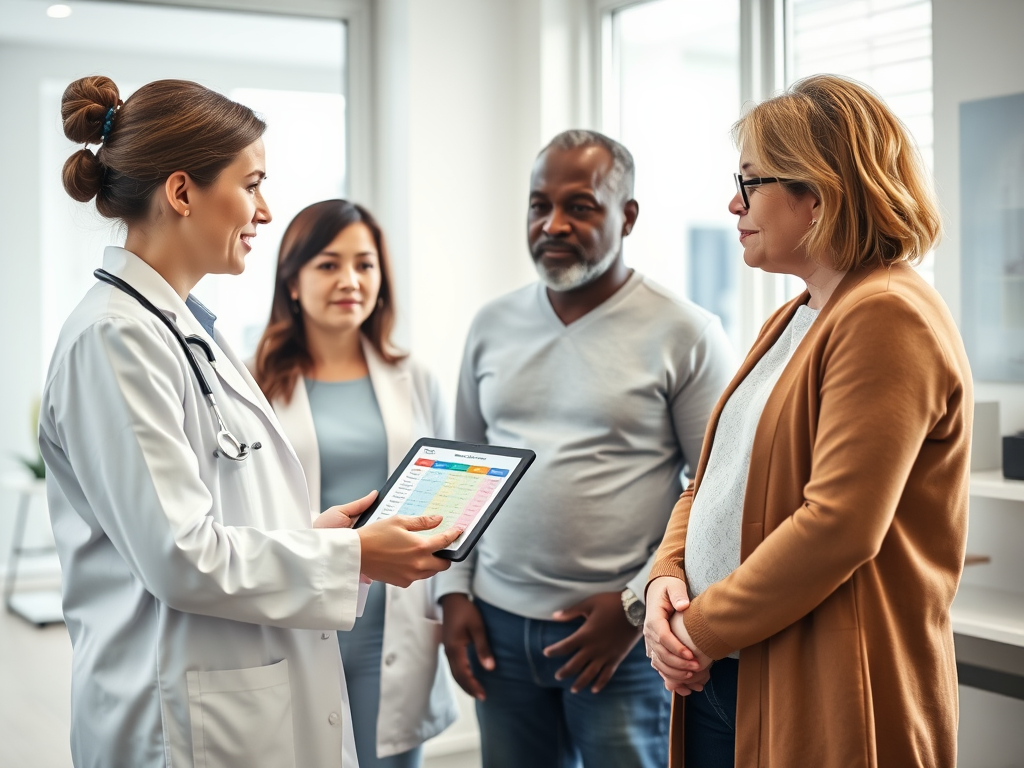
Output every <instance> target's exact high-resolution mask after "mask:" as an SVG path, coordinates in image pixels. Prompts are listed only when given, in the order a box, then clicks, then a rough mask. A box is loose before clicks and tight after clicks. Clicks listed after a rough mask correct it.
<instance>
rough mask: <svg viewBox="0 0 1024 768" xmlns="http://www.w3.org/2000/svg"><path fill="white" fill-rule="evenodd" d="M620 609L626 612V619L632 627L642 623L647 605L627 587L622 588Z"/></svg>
mask: <svg viewBox="0 0 1024 768" xmlns="http://www.w3.org/2000/svg"><path fill="white" fill-rule="evenodd" d="M622 610H624V611H625V612H626V621H628V622H629V623H630V624H632V625H633V626H634V627H640V626H642V625H643V623H644V617H645V616H646V615H647V606H646V605H644V603H643V601H642V600H641V599H640V598H639V597H637V594H636V592H634V591H633V590H632V589H630V588H629V587H626V588H625V589H624V590H622Z"/></svg>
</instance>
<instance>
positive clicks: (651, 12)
mask: <svg viewBox="0 0 1024 768" xmlns="http://www.w3.org/2000/svg"><path fill="white" fill-rule="evenodd" d="M594 2H595V4H596V5H595V7H596V8H597V9H598V11H599V17H600V22H601V25H600V29H601V34H599V35H597V36H595V41H596V45H597V46H598V47H599V50H600V53H601V58H602V67H601V78H600V89H599V92H600V104H601V109H600V115H599V119H598V122H599V125H600V127H601V129H602V130H604V131H605V132H607V133H608V134H610V135H612V136H614V137H616V138H618V139H619V140H621V141H622V142H623V143H624V144H625V145H626V146H627V147H628V148H629V149H630V150H631V151H632V152H633V155H634V157H635V158H636V162H637V185H636V187H637V188H636V196H637V200H638V201H639V202H640V211H641V214H640V219H639V221H638V223H637V227H636V229H635V230H634V233H633V234H632V235H631V236H630V237H629V239H628V240H627V241H626V246H625V248H626V256H627V259H628V261H629V263H630V265H631V266H635V267H636V268H638V269H640V270H641V271H643V272H645V273H647V274H649V275H650V276H652V277H653V278H654V279H656V280H658V281H659V282H661V283H663V284H664V285H666V287H668V288H670V289H671V290H673V291H675V292H677V293H680V294H682V295H685V296H688V297H689V298H691V299H693V300H694V301H695V302H697V303H698V304H700V305H702V306H703V307H705V308H706V309H709V310H711V311H712V312H715V313H716V314H718V315H719V316H720V317H721V318H722V322H723V325H724V326H725V328H726V331H727V332H728V333H729V335H730V337H731V338H732V339H733V341H734V343H735V344H736V345H737V346H738V348H740V349H746V348H747V347H748V346H749V344H750V342H751V341H752V340H753V337H754V334H756V332H757V330H758V328H759V327H760V326H761V323H762V322H763V321H764V319H765V317H766V316H767V315H768V313H770V312H771V311H772V310H773V309H775V308H776V307H777V306H778V305H779V304H780V303H781V302H782V301H783V300H785V299H786V298H788V297H790V296H792V295H794V294H795V293H797V292H799V291H801V290H803V283H802V282H801V281H800V280H797V279H795V278H787V277H782V276H773V275H767V274H764V273H760V272H758V271H756V270H750V269H746V268H745V267H743V263H742V257H741V249H740V247H739V244H738V242H737V239H736V229H735V228H736V220H735V217H734V216H732V215H731V214H729V213H728V211H727V208H726V206H727V204H728V202H729V200H730V199H731V197H732V195H733V193H734V187H733V184H732V180H731V178H730V174H731V173H732V172H733V171H734V170H735V169H736V164H737V153H736V149H735V147H734V146H733V144H732V140H731V136H730V133H729V129H730V127H731V126H732V124H733V123H734V122H735V120H736V119H737V118H738V117H739V115H740V113H741V107H742V105H743V104H744V103H750V102H753V101H759V100H761V99H763V98H765V97H767V96H770V95H771V94H772V93H773V92H776V91H778V90H780V89H782V88H783V87H785V86H786V85H789V84H790V83H792V82H794V81H795V80H797V79H799V78H801V77H804V76H806V75H810V74H816V73H831V74H839V75H845V76H848V77H852V78H854V79H856V80H859V81H861V82H863V83H865V84H866V85H868V86H869V87H871V88H873V89H874V90H875V91H876V92H877V93H879V95H881V96H882V98H884V99H885V100H886V102H887V103H888V104H889V106H890V107H891V108H892V109H893V111H894V112H895V113H896V115H897V116H898V117H899V118H900V119H901V120H902V121H903V122H904V123H905V124H906V126H907V128H908V129H909V130H910V132H911V134H912V135H913V137H914V139H915V140H916V141H917V143H918V144H919V146H920V148H921V153H922V156H923V159H924V161H925V165H926V166H927V167H928V168H931V163H932V68H931V1H930V0H774V3H772V2H741V0H720V1H719V2H713V3H712V2H702V1H701V0H647V1H646V2H639V3H638V2H629V1H627V0H623V2H616V0H594ZM921 271H922V274H923V275H924V276H925V278H926V279H929V280H930V279H931V276H932V267H931V259H930V257H929V258H928V259H926V260H925V263H924V264H923V266H922V268H921Z"/></svg>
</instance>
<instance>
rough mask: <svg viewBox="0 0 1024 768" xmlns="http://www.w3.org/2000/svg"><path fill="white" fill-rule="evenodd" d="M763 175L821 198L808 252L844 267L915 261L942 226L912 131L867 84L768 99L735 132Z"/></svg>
mask: <svg viewBox="0 0 1024 768" xmlns="http://www.w3.org/2000/svg"><path fill="white" fill-rule="evenodd" d="M733 138H734V139H735V141H736V144H737V146H739V147H740V148H741V150H745V151H746V152H747V153H748V155H750V156H752V157H753V158H755V159H756V161H757V163H758V166H759V171H760V172H761V173H762V174H764V175H765V176H777V177H779V178H781V179H785V180H786V181H785V182H784V184H783V186H785V187H786V188H787V189H789V191H790V192H793V193H795V194H800V193H806V192H810V193H811V194H813V195H815V196H816V197H817V198H818V200H819V201H820V206H819V208H820V213H819V214H818V221H817V224H816V226H813V227H811V228H810V229H809V230H808V233H807V235H806V237H805V239H804V245H805V246H806V247H807V252H808V253H810V254H813V255H814V256H815V257H816V258H818V259H819V260H821V259H828V260H829V262H830V263H828V264H827V266H830V267H832V268H833V269H838V270H848V269H853V268H856V267H868V266H891V265H892V264H895V263H897V262H901V261H907V262H909V263H912V264H913V263H917V262H919V261H920V260H921V259H922V258H923V257H924V256H925V254H927V253H928V251H930V250H931V249H932V248H933V247H934V246H935V245H936V243H938V241H939V238H940V237H941V233H942V221H941V219H940V217H939V210H938V205H937V204H936V202H935V196H934V193H933V192H932V188H931V185H930V184H929V183H928V179H927V176H926V173H925V170H924V166H923V163H922V162H921V157H920V154H919V153H918V151H917V147H916V146H915V145H914V143H913V140H912V139H911V138H910V134H909V133H908V132H907V129H906V127H905V126H904V125H903V123H901V122H900V121H899V119H898V118H897V117H896V116H895V115H894V114H893V113H892V112H891V111H890V110H889V108H888V107H887V106H886V105H885V103H884V102H883V101H882V100H881V99H880V98H879V97H878V96H876V95H875V94H874V93H872V92H871V91H870V90H869V89H868V88H866V87H865V86H863V85H861V84H859V83H857V82H855V81H853V80H849V79H846V78H843V77H837V76H835V75H814V76H812V77H808V78H805V79H803V80H800V81H798V82H797V83H795V84H794V85H793V86H792V87H791V88H790V89H789V90H787V91H786V92H785V93H782V94H780V95H778V96H775V97H773V98H770V99H768V100H767V101H764V102H762V103H760V104H758V105H757V106H756V107H754V108H753V109H752V110H751V111H750V112H748V113H747V114H746V115H744V116H743V117H742V118H741V119H740V120H739V121H738V122H737V123H736V124H735V125H734V126H733Z"/></svg>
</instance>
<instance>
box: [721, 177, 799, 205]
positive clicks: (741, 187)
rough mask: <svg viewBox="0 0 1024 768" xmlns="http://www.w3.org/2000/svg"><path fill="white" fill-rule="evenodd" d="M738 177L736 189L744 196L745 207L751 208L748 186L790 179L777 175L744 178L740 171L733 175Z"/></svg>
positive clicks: (758, 185)
mask: <svg viewBox="0 0 1024 768" xmlns="http://www.w3.org/2000/svg"><path fill="white" fill-rule="evenodd" d="M732 177H733V178H734V179H736V191H737V192H739V193H740V197H741V198H743V207H744V208H750V198H748V197H747V187H760V186H761V185H762V184H776V183H781V182H784V181H789V179H780V178H778V177H777V176H753V177H751V178H749V179H744V178H743V176H742V175H741V174H739V173H734V174H733V175H732Z"/></svg>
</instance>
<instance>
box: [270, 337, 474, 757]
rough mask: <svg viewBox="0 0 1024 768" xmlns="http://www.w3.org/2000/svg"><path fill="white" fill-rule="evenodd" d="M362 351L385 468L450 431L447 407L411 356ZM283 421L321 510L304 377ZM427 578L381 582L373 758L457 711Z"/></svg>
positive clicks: (280, 409) (281, 413) (407, 744)
mask: <svg viewBox="0 0 1024 768" xmlns="http://www.w3.org/2000/svg"><path fill="white" fill-rule="evenodd" d="M362 341H363V354H364V355H365V357H366V364H367V367H368V368H369V370H370V383H371V384H372V385H373V392H374V394H375V395H376V397H377V404H378V406H379V407H380V415H381V417H382V419H383V420H384V432H385V435H386V437H387V450H388V473H391V472H393V471H394V470H395V468H396V467H397V466H398V463H399V462H400V461H401V460H402V459H403V458H404V457H405V454H406V453H408V451H409V449H410V448H411V447H412V444H413V443H414V442H415V441H416V440H417V439H419V438H421V437H442V438H447V437H450V436H451V433H452V428H451V423H450V421H449V418H448V409H447V408H446V407H445V404H444V398H443V397H442V395H441V388H440V385H439V384H438V381H437V379H436V378H435V377H434V376H433V375H432V374H431V373H430V372H429V371H428V370H427V369H426V368H424V367H423V366H421V365H419V364H418V363H416V362H415V361H414V360H412V359H410V358H406V359H405V360H402V361H399V362H398V363H395V364H390V363H387V362H386V361H385V360H384V359H383V358H381V356H380V355H379V354H378V353H377V350H375V349H374V348H373V345H372V344H370V342H369V341H368V340H367V339H366V338H365V337H363V339H362ZM274 409H275V410H276V411H277V417H278V419H279V420H280V422H281V426H282V428H283V429H284V431H285V434H286V435H287V436H288V439H289V440H290V441H291V443H292V446H293V447H294V448H295V452H296V453H297V454H298V457H299V461H300V462H301V463H302V469H303V471H304V472H305V476H306V486H307V491H308V493H309V498H310V514H311V515H313V516H314V517H315V516H316V515H318V514H320V512H321V509H320V447H319V445H318V444H317V439H316V429H315V428H314V425H313V414H312V412H311V410H310V407H309V397H308V396H307V394H306V387H305V382H304V381H303V380H302V379H301V378H300V379H299V380H298V381H297V382H296V385H295V390H294V392H293V393H292V398H291V401H290V402H288V403H285V402H284V401H282V400H277V401H275V402H274ZM439 619H440V616H439V614H438V609H437V604H436V602H435V601H434V599H433V595H432V590H431V585H430V581H426V582H424V581H418V582H415V583H414V584H413V585H412V586H411V587H409V588H407V589H401V588H399V587H395V586H392V585H390V584H388V585H387V588H386V607H385V612H384V647H383V650H382V653H381V670H380V710H379V711H378V713H377V756H378V757H388V756H390V755H396V754H399V753H402V752H406V751H408V750H410V749H413V748H414V747H416V746H418V745H419V744H422V743H423V742H424V741H426V740H427V739H429V738H431V737H432V736H436V735H437V734H439V733H440V732H441V731H443V730H444V729H445V728H447V727H448V726H449V725H451V724H452V723H453V722H454V721H455V718H456V717H457V716H458V705H457V703H456V701H455V696H454V691H453V688H452V682H451V677H450V675H449V673H448V669H447V662H446V661H444V660H443V659H442V657H441V624H440V621H439Z"/></svg>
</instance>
